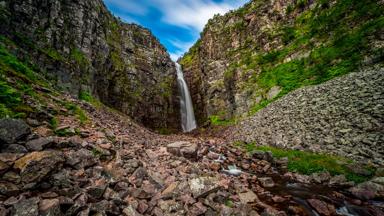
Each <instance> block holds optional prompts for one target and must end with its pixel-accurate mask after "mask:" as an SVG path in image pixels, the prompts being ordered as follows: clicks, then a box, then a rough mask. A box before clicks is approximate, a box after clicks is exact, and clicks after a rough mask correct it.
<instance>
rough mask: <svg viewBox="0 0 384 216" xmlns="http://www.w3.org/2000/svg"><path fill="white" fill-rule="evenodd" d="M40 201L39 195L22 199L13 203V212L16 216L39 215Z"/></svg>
mask: <svg viewBox="0 0 384 216" xmlns="http://www.w3.org/2000/svg"><path fill="white" fill-rule="evenodd" d="M39 201H40V199H39V198H38V197H33V198H30V199H24V200H20V201H19V202H18V203H16V204H14V205H13V207H12V212H11V214H12V215H15V216H16V215H17V216H38V215H39V205H38V204H39Z"/></svg>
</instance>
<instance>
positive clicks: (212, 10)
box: [104, 0, 249, 60]
mask: <svg viewBox="0 0 384 216" xmlns="http://www.w3.org/2000/svg"><path fill="white" fill-rule="evenodd" d="M104 1H105V3H106V4H107V5H108V6H109V7H110V9H111V8H112V11H113V12H114V13H115V14H116V15H117V16H119V17H121V18H122V19H123V20H125V21H128V22H136V23H138V24H142V25H145V24H146V25H145V27H148V28H150V29H152V30H156V29H157V33H158V34H157V35H156V36H157V37H159V38H160V40H161V41H162V42H163V43H164V44H165V45H166V46H167V48H168V50H169V51H170V53H171V56H172V58H173V59H174V60H175V59H177V58H178V57H180V56H181V55H182V54H183V53H184V52H186V51H188V49H189V48H190V47H191V46H192V45H193V43H194V42H195V40H196V39H197V37H198V35H199V32H201V31H202V30H203V28H204V25H205V24H206V23H207V21H208V20H209V19H210V18H212V17H213V16H214V15H215V14H224V13H226V12H228V11H229V10H231V9H235V8H238V7H239V6H241V5H243V4H244V3H246V2H248V1H249V0H140V1H138V0H104ZM143 22H144V23H143ZM172 26H174V28H177V31H176V30H175V31H176V34H175V31H173V32H172V33H166V32H164V31H163V29H168V30H169V29H172Z"/></svg>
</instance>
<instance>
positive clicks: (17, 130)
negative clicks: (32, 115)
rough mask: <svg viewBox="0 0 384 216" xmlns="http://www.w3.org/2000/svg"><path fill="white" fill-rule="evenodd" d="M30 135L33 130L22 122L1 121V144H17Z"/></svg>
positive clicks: (17, 120)
mask: <svg viewBox="0 0 384 216" xmlns="http://www.w3.org/2000/svg"><path fill="white" fill-rule="evenodd" d="M30 133H31V129H30V128H29V126H28V125H27V124H26V123H25V122H24V121H22V120H19V119H8V118H6V119H0V143H7V144H12V143H16V142H17V141H19V140H21V139H22V138H24V137H26V136H28V134H30ZM0 147H2V146H0Z"/></svg>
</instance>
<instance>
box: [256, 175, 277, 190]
mask: <svg viewBox="0 0 384 216" xmlns="http://www.w3.org/2000/svg"><path fill="white" fill-rule="evenodd" d="M258 180H259V182H260V184H261V185H262V186H263V187H265V188H271V187H275V182H274V181H273V179H272V178H271V177H263V178H258Z"/></svg>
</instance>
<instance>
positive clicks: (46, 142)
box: [25, 137, 54, 151]
mask: <svg viewBox="0 0 384 216" xmlns="http://www.w3.org/2000/svg"><path fill="white" fill-rule="evenodd" d="M53 143H54V139H53V138H52V137H41V138H38V139H34V140H30V141H28V142H27V143H26V144H25V146H26V147H27V148H28V149H29V150H30V151H42V150H43V149H46V148H47V147H48V146H50V145H52V144H53Z"/></svg>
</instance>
